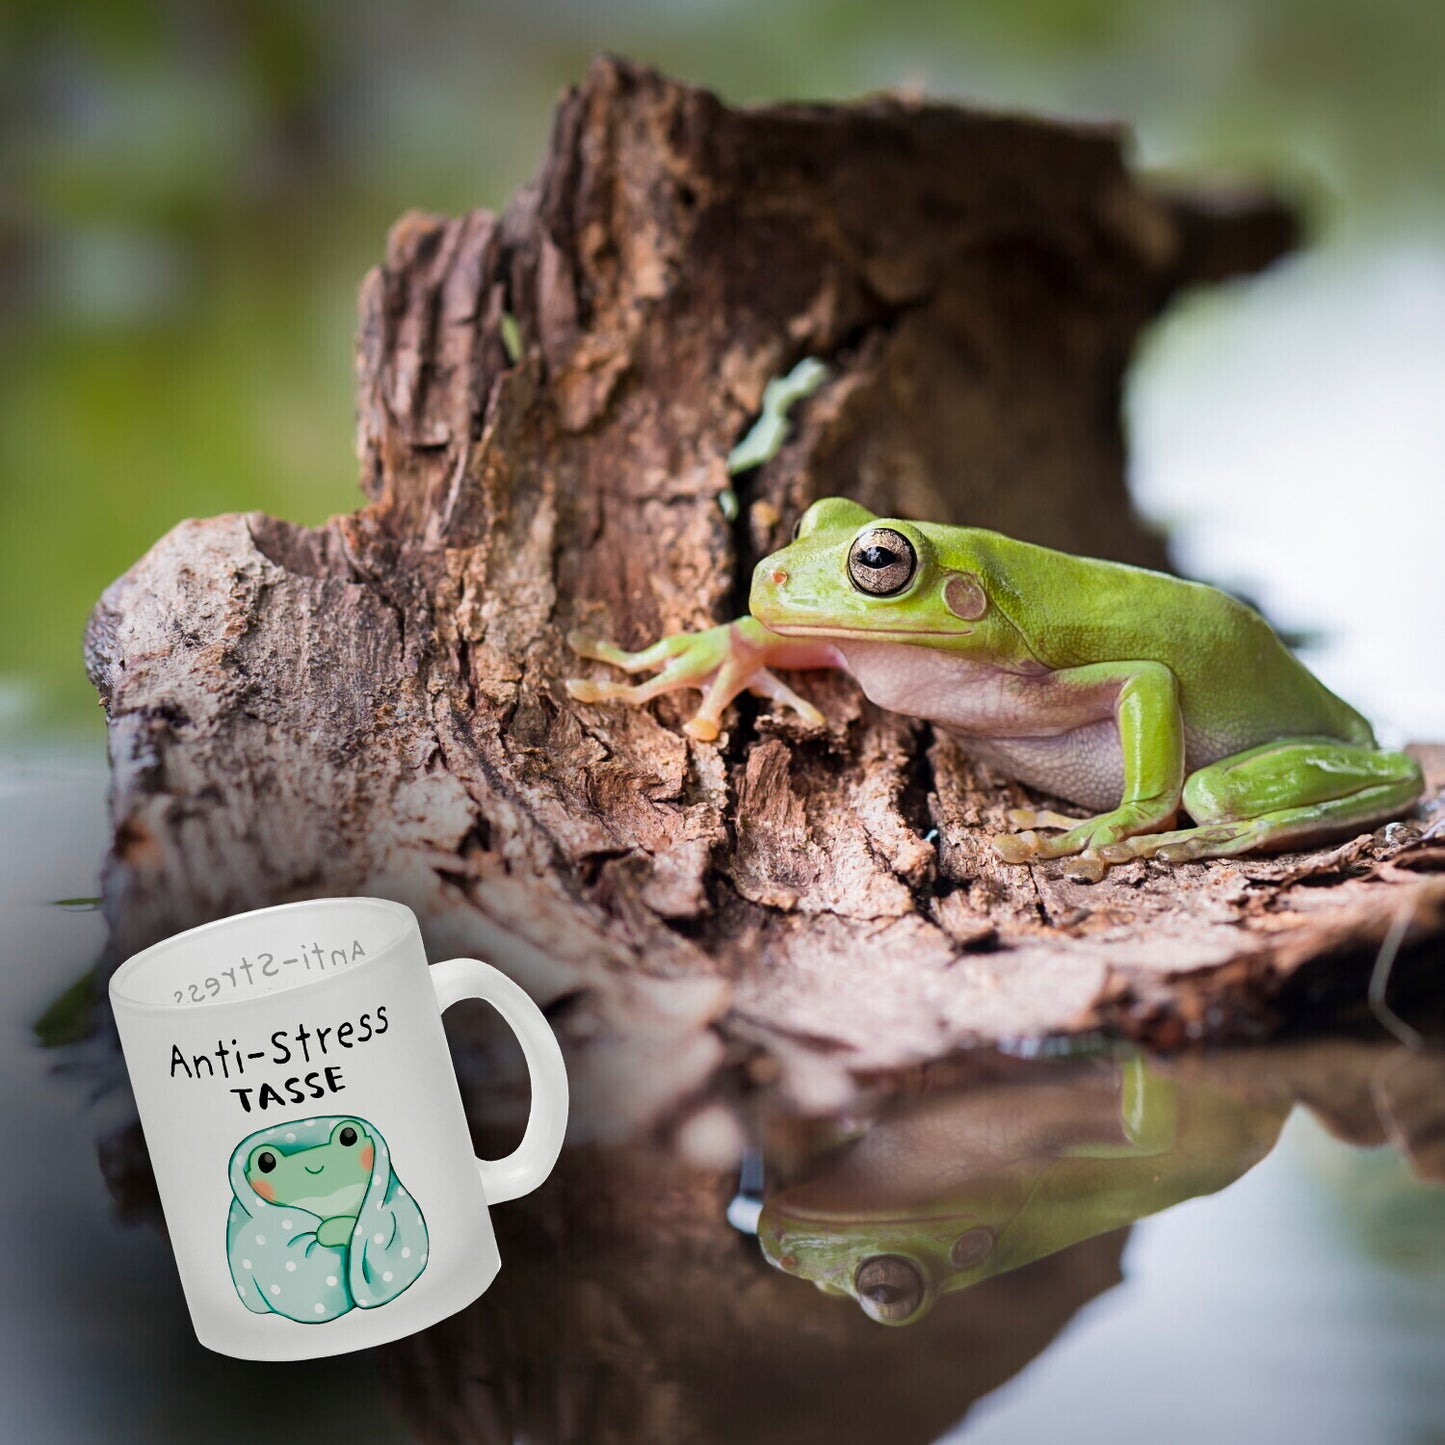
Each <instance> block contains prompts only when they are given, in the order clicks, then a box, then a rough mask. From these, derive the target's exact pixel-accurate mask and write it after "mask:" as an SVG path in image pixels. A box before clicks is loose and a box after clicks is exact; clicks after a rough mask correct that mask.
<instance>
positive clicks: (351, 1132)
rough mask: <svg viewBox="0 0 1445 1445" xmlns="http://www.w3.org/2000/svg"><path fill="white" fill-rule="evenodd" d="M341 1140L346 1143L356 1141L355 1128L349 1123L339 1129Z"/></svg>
mask: <svg viewBox="0 0 1445 1445" xmlns="http://www.w3.org/2000/svg"><path fill="white" fill-rule="evenodd" d="M341 1142H342V1143H343V1144H347V1145H351V1144H354V1143H356V1130H355V1129H353V1128H351V1126H350V1125H348V1126H347V1127H346V1128H345V1129H343V1130H342V1131H341Z"/></svg>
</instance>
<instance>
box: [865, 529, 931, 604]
mask: <svg viewBox="0 0 1445 1445" xmlns="http://www.w3.org/2000/svg"><path fill="white" fill-rule="evenodd" d="M917 570H918V553H917V552H915V551H914V550H913V543H912V542H910V541H909V540H908V538H907V537H905V536H904V535H903V533H902V532H895V531H894V530H893V528H892V527H869V528H868V530H867V531H866V532H860V533H859V534H858V535H857V536H856V537H855V538H854V539H853V545H852V546H851V547H850V548H849V549H848V580H849V581H850V582H851V583H852V584H853V585H854V586H855V587H856V588H857V589H858V590H859V591H860V592H866V593H867V594H868V595H869V596H870V597H893V596H896V595H897V594H898V593H899V592H902V591H903V589H904V588H905V587H907V586H908V584H909V583H910V582H911V581H913V574H914V573H915V572H916V571H917Z"/></svg>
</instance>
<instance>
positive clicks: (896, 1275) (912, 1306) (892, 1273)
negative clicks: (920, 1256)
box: [853, 1254, 924, 1325]
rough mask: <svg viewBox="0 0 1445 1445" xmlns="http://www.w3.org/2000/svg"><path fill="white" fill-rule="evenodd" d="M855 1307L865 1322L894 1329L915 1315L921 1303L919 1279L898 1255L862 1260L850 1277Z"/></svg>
mask: <svg viewBox="0 0 1445 1445" xmlns="http://www.w3.org/2000/svg"><path fill="white" fill-rule="evenodd" d="M853 1288H854V1289H856V1290H857V1291H858V1303H859V1304H860V1305H862V1307H863V1313H864V1314H865V1315H867V1316H868V1318H869V1319H873V1320H877V1321H878V1322H879V1324H884V1325H898V1324H902V1323H903V1322H904V1321H905V1320H907V1319H909V1318H911V1317H912V1316H913V1315H914V1314H916V1313H917V1312H918V1307H919V1305H921V1304H922V1303H923V1294H924V1286H923V1276H922V1275H921V1274H919V1272H918V1267H917V1266H916V1265H915V1264H913V1263H912V1261H910V1260H907V1259H904V1258H903V1256H902V1255H901V1254H875V1255H874V1256H873V1257H872V1258H871V1259H865V1260H864V1261H863V1262H862V1263H861V1264H860V1265H859V1266H858V1272H857V1273H856V1274H855V1275H854V1276H853Z"/></svg>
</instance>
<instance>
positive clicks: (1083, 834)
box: [993, 800, 1175, 883]
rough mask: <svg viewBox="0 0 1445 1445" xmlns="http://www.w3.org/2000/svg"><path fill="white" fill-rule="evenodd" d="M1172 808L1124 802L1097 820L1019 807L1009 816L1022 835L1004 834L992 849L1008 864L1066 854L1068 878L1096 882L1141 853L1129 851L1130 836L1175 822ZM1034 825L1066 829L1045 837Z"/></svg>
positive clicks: (994, 842)
mask: <svg viewBox="0 0 1445 1445" xmlns="http://www.w3.org/2000/svg"><path fill="white" fill-rule="evenodd" d="M1174 806H1175V805H1164V804H1163V803H1162V802H1161V801H1160V800H1148V801H1143V802H1135V803H1123V804H1121V805H1120V806H1119V807H1117V808H1115V809H1114V811H1113V812H1112V813H1101V814H1099V816H1098V817H1096V818H1082V819H1080V818H1066V817H1064V816H1063V815H1062V814H1061V813H1051V812H1048V811H1047V810H1037V811H1036V810H1034V809H1030V808H1016V809H1014V810H1012V811H1011V812H1010V813H1009V815H1008V819H1009V821H1010V822H1011V823H1014V824H1015V825H1023V828H1024V831H1023V832H1020V833H1001V834H999V836H998V837H996V838H995V839H994V840H993V846H994V851H995V852H996V853H997V854H998V855H999V857H1000V858H1002V859H1003V860H1004V862H1005V863H1028V862H1030V861H1031V860H1033V859H1045V858H1064V859H1066V860H1067V861H1066V862H1065V864H1064V868H1063V871H1064V876H1065V877H1066V878H1069V879H1072V880H1073V881H1074V882H1075V883H1097V882H1099V880H1100V879H1101V878H1103V876H1104V875H1105V874H1106V873H1107V872H1108V871H1109V867H1110V865H1111V864H1114V863H1123V862H1127V861H1128V859H1130V858H1133V857H1136V856H1139V855H1137V854H1136V853H1134V852H1132V851H1128V845H1127V843H1126V842H1125V840H1126V839H1129V840H1131V841H1132V839H1133V835H1135V834H1139V833H1143V832H1146V831H1147V830H1148V829H1150V828H1157V827H1158V826H1159V825H1160V824H1161V823H1163V824H1166V825H1167V824H1169V823H1172V822H1173V821H1174ZM1036 828H1062V829H1064V830H1065V831H1064V832H1062V833H1060V834H1059V835H1058V836H1057V837H1053V838H1044V837H1041V836H1040V835H1039V834H1038V833H1037V832H1035V831H1034V829H1036Z"/></svg>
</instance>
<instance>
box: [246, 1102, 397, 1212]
mask: <svg viewBox="0 0 1445 1445" xmlns="http://www.w3.org/2000/svg"><path fill="white" fill-rule="evenodd" d="M375 1160H376V1146H375V1144H373V1143H372V1140H371V1136H370V1135H369V1134H368V1133H367V1132H366V1130H365V1129H364V1128H363V1127H362V1125H361V1124H359V1123H358V1122H357V1121H356V1120H355V1119H342V1120H341V1121H340V1122H339V1123H338V1124H337V1125H336V1127H335V1128H334V1129H332V1131H331V1137H330V1138H329V1139H328V1140H327V1141H326V1143H324V1144H314V1145H312V1146H311V1147H310V1148H309V1149H306V1148H303V1149H297V1150H294V1151H293V1152H292V1153H290V1154H283V1153H282V1152H281V1151H280V1149H278V1148H277V1147H276V1146H275V1145H274V1144H260V1145H257V1147H256V1148H255V1149H253V1150H252V1151H251V1157H250V1158H249V1159H248V1160H247V1161H246V1182H247V1183H248V1184H249V1185H250V1186H251V1188H252V1189H254V1190H255V1191H256V1193H257V1194H259V1195H260V1196H261V1198H262V1199H264V1200H266V1201H267V1203H269V1204H290V1205H293V1206H294V1207H295V1208H297V1209H308V1210H310V1211H311V1213H312V1214H315V1215H317V1216H319V1217H320V1218H321V1219H331V1218H333V1217H335V1216H336V1215H346V1214H350V1215H354V1214H355V1213H356V1211H357V1210H358V1209H359V1208H360V1207H361V1200H362V1196H363V1195H364V1194H365V1193H366V1186H367V1185H368V1184H369V1183H370V1182H371V1169H372V1165H373V1163H374V1162H375Z"/></svg>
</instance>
